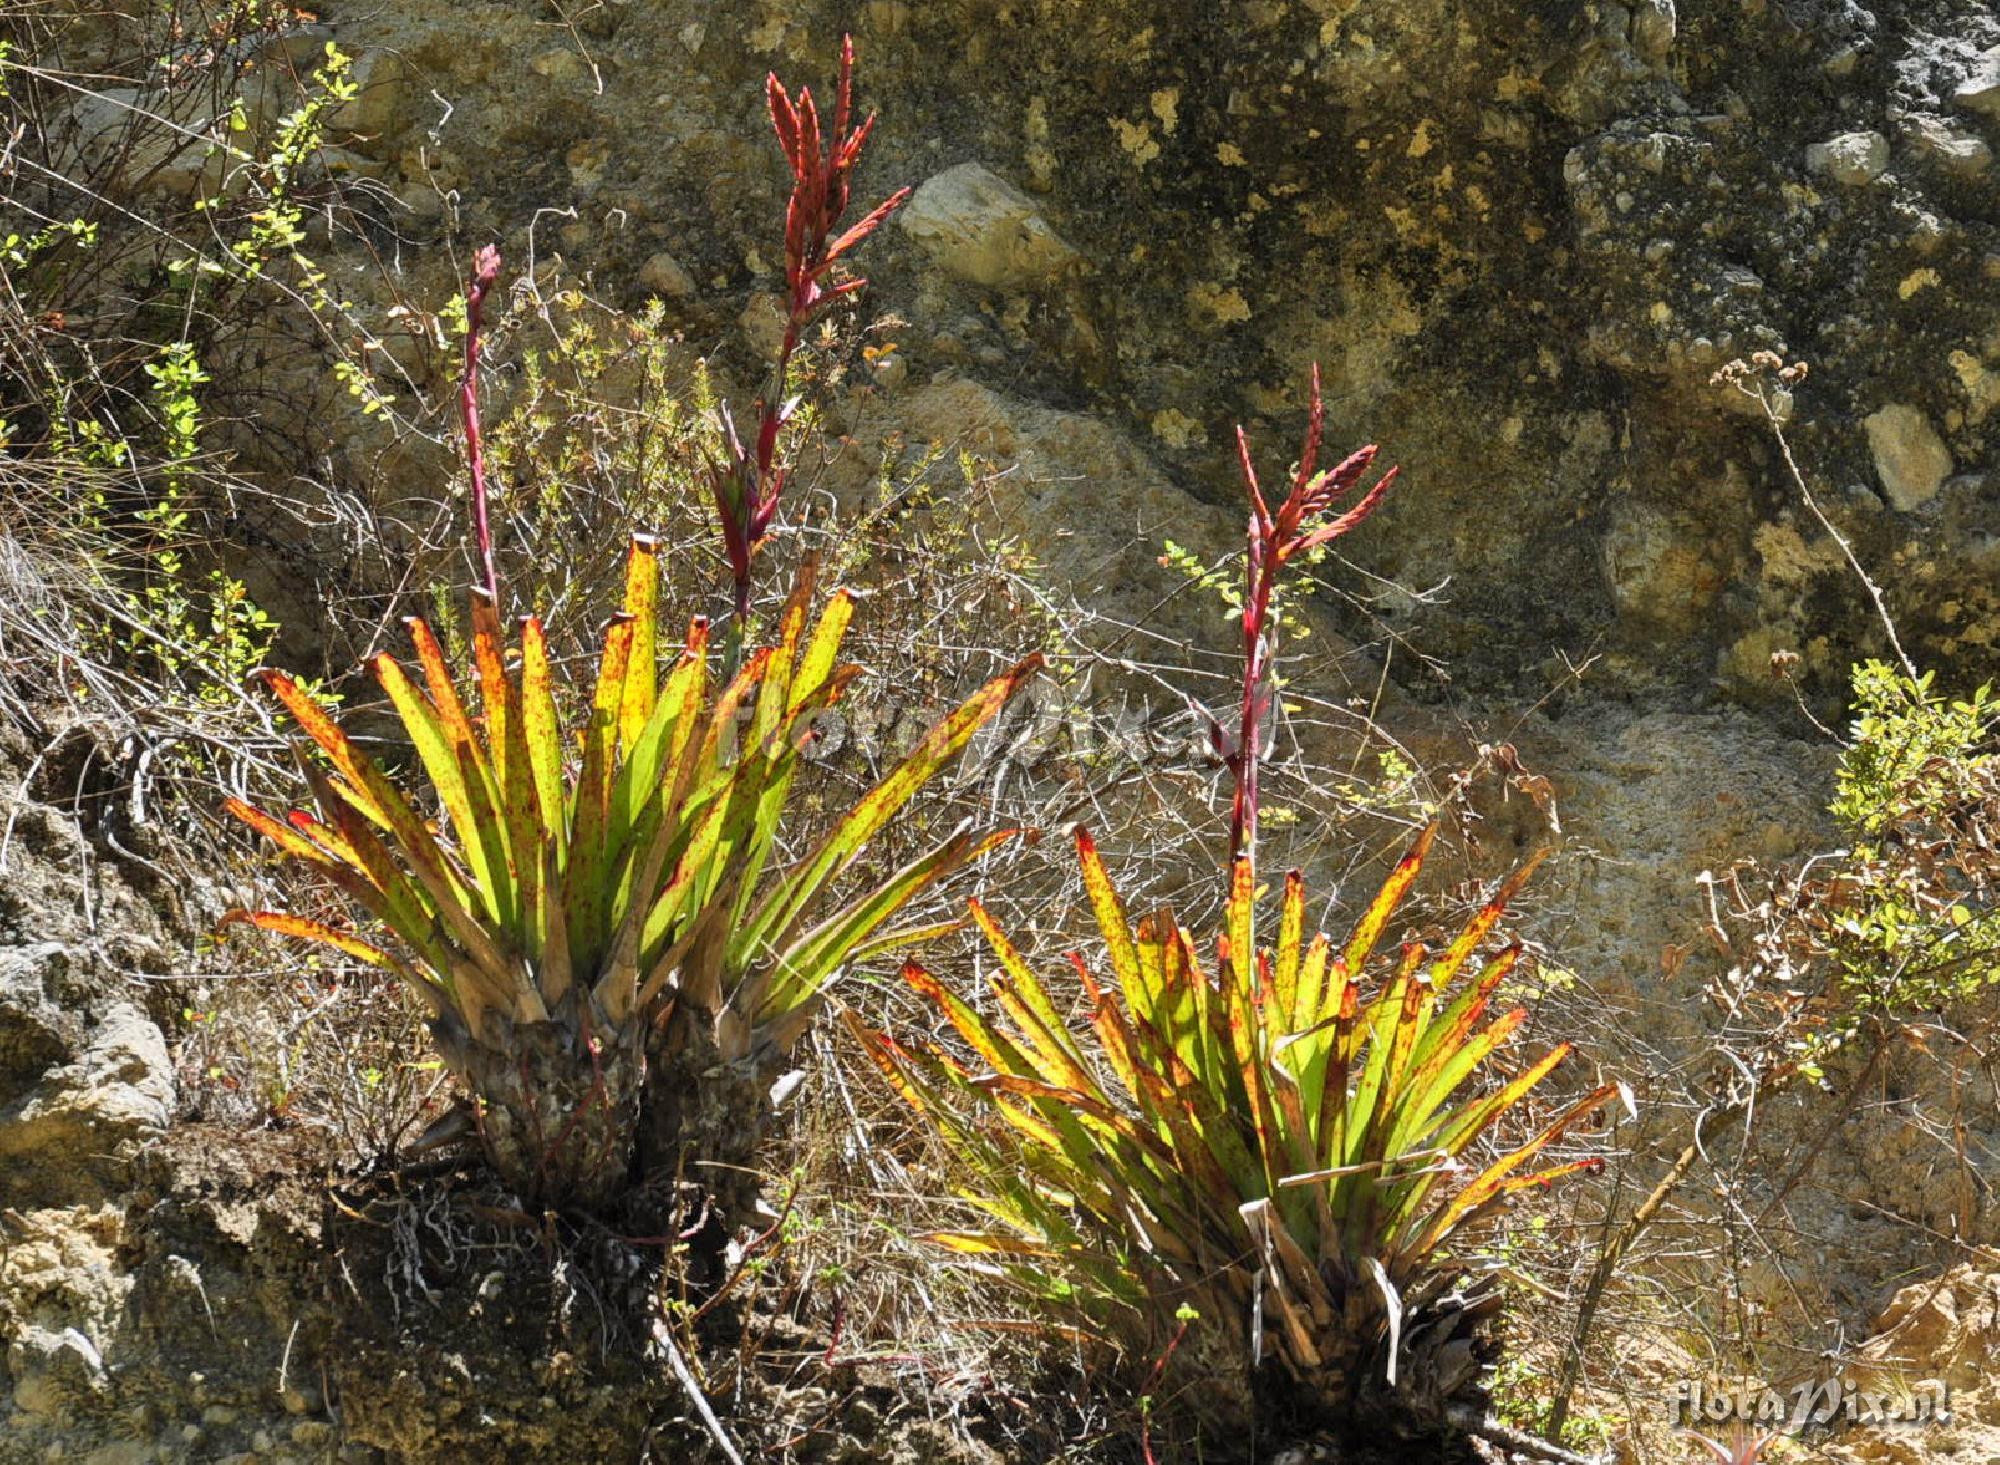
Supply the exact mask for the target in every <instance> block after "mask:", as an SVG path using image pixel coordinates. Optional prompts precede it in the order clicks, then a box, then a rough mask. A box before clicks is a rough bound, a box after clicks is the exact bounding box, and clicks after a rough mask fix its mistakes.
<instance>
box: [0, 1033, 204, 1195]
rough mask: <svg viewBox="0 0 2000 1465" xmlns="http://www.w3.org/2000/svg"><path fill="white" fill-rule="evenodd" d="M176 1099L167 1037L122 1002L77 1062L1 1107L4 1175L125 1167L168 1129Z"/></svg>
mask: <svg viewBox="0 0 2000 1465" xmlns="http://www.w3.org/2000/svg"><path fill="white" fill-rule="evenodd" d="M174 1098H175V1083H174V1070H173V1063H172V1060H171V1059H170V1058H169V1056H168V1054H167V1042H166V1039H165V1038H164V1037H162V1036H161V1034H160V1030H159V1028H158V1027H156V1026H154V1024H153V1023H152V1022H151V1020H149V1019H148V1018H147V1017H146V1015H145V1014H144V1013H142V1012H141V1011H139V1009H138V1008H136V1007H134V1006H132V1005H131V1004H130V1003H129V1002H120V1003H116V1004H114V1005H113V1006H112V1007H110V1008H109V1009H108V1010H107V1011H106V1012H105V1014H104V1016H103V1018H102V1019H101V1020H100V1021H99V1022H98V1024H97V1026H96V1027H95V1028H93V1029H92V1030H91V1032H90V1035H89V1039H88V1041H87V1044H86V1046H85V1048H84V1050H83V1052H82V1053H81V1054H79V1055H78V1056H77V1058H76V1059H75V1060H74V1061H73V1062H71V1063H67V1064H64V1065H63V1066H61V1067H59V1068H55V1069H52V1070H50V1071H49V1072H48V1073H47V1074H46V1075H44V1076H43V1078H42V1080H41V1082H40V1083H38V1084H36V1085H35V1086H34V1087H33V1088H32V1089H30V1090H29V1091H28V1092H27V1093H26V1094H24V1095H23V1096H22V1097H20V1098H19V1099H16V1100H15V1101H14V1102H13V1103H11V1104H9V1105H8V1106H7V1107H5V1108H4V1109H0V1162H7V1163H5V1164H0V1172H4V1171H6V1170H7V1169H9V1168H13V1167H14V1165H15V1162H18V1161H27V1162H29V1163H30V1164H35V1165H43V1166H47V1165H50V1164H51V1163H54V1164H57V1165H60V1166H63V1167H67V1168H69V1169H71V1170H73V1171H74V1172H76V1173H77V1174H79V1175H81V1174H87V1173H88V1171H89V1170H90V1168H91V1167H92V1166H94V1165H98V1164H100V1163H103V1162H109V1163H111V1164H112V1165H114V1166H116V1165H118V1164H121V1163H122V1162H123V1161H124V1160H125V1159H127V1158H129V1157H130V1156H131V1155H132V1154H133V1153H134V1152H135V1151H136V1149H137V1147H138V1146H139V1145H140V1144H142V1143H144V1142H146V1141H148V1140H151V1139H154V1138H156V1137H157V1136H159V1135H160V1134H161V1133H163V1132H164V1131H165V1130H166V1127H167V1124H168V1122H169V1121H170V1120H171V1119H172V1117H173V1112H174ZM5 1193H6V1192H5V1190H4V1188H0V1195H4V1194H5Z"/></svg>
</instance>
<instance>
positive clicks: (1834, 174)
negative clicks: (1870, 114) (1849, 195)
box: [1806, 132, 1889, 188]
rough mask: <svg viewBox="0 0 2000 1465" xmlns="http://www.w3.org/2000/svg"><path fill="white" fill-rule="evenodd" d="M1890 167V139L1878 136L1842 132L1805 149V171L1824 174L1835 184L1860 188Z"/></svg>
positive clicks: (1874, 134) (1869, 133) (1873, 133)
mask: <svg viewBox="0 0 2000 1465" xmlns="http://www.w3.org/2000/svg"><path fill="white" fill-rule="evenodd" d="M1888 166H1889V139H1888V138H1886V137H1884V136H1882V134H1881V133H1879V132H1844V133H1842V134H1841V135H1840V136H1839V137H1834V138H1828V139H1827V140H1826V141H1825V142H1816V143H1813V144H1812V145H1811V146H1810V147H1808V148H1807V149H1806V171H1807V172H1810V173H1824V174H1825V175H1826V176H1827V177H1829V178H1831V179H1832V180H1833V181H1834V182H1835V183H1844V184H1846V185H1847V186H1848V187H1849V188H1861V187H1863V186H1865V185H1867V184H1870V183H1873V182H1874V181H1875V180H1876V179H1877V178H1880V177H1881V176H1882V174H1883V172H1884V171H1885V170H1886V169H1887V168H1888Z"/></svg>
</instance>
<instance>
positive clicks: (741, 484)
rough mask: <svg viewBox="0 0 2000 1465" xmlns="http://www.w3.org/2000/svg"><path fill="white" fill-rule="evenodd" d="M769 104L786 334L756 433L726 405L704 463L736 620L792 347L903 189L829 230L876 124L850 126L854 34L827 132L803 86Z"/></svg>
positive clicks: (788, 413)
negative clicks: (844, 259) (750, 435)
mask: <svg viewBox="0 0 2000 1465" xmlns="http://www.w3.org/2000/svg"><path fill="white" fill-rule="evenodd" d="M764 92H765V98H766V100H767V101H768V102H769V103H770V108H771V127H772V129H773V130H774V131H775V132H776V133H777V134H778V146H779V147H780V148H782V149H783V150H784V154H785V161H786V162H787V163H789V164H790V165H791V169H792V196H791V200H790V202H789V203H788V204H787V205H786V207H785V283H786V286H787V291H788V299H787V308H786V314H785V335H784V340H783V342H782V343H781V344H780V346H779V348H778V359H777V362H776V363H775V369H774V372H773V376H772V381H771V386H770V388H769V390H768V391H767V392H766V393H765V395H764V397H763V398H762V399H761V400H760V401H759V402H758V403H757V413H758V423H757V436H756V439H755V441H754V443H753V444H752V445H751V447H750V448H748V449H746V448H745V447H744V444H743V442H742V439H741V438H740V437H738V435H737V432H736V424H735V422H734V421H733V420H732V418H731V417H730V415H729V413H728V411H727V410H726V409H725V411H724V412H723V419H722V420H723V431H724V446H725V448H726V450H727V453H728V461H726V462H723V463H715V462H711V463H710V464H709V476H710V478H711V480H712V482H713V486H714V491H715V509H716V514H717V516H718V517H719V518H720V519H721V521H722V542H723V549H724V551H725V553H726V554H727V555H728V557H729V572H730V576H731V578H732V579H733V580H734V581H735V585H736V624H737V626H738V627H739V628H740V627H742V626H743V624H744V623H745V622H746V621H747V620H748V618H749V614H750V569H751V562H752V560H753V558H754V557H755V555H756V553H757V547H758V546H759V545H760V544H762V543H763V541H764V539H765V536H767V535H768V534H769V533H770V530H771V524H772V521H773V520H774V519H775V518H776V517H777V512H778V500H779V498H780V496H781V495H782V494H783V492H784V485H785V469H784V468H783V467H782V466H780V465H779V463H778V436H779V434H780V432H781V431H782V430H783V429H784V426H785V424H786V423H787V422H789V421H790V420H791V417H792V413H793V412H794V411H795V410H796V409H797V407H798V400H797V399H796V398H792V399H790V400H787V399H786V398H785V374H786V371H787V370H788V369H789V367H790V366H791V360H792V354H793V352H795V351H796V350H797V349H798V345H799V340H800V338H801V337H802V336H803V335H804V334H805V329H806V327H807V326H808V325H809V324H810V323H811V321H812V318H813V316H814V315H815V314H816V313H818V311H819V310H820V309H821V308H822V307H823V306H826V305H828V304H830V303H831V302H833V301H835V300H838V299H839V298H841V297H842V296H844V295H851V294H853V293H854V292H855V291H857V290H859V289H860V288H861V287H862V286H864V285H866V284H867V283H868V282H867V281H866V280H863V279H858V278H857V279H852V280H845V281H842V282H841V283H839V284H836V285H833V286H832V287H831V288H828V287H827V285H826V283H825V282H826V279H827V275H828V272H829V271H830V270H831V269H832V267H833V265H834V263H835V262H836V261H837V260H839V258H840V257H841V256H842V255H844V254H846V253H847V252H848V251H849V250H851V249H853V248H854V247H855V246H856V245H857V244H859V243H861V241H862V240H864V239H866V238H867V237H868V236H869V235H870V234H873V233H874V232H875V231H876V229H878V228H880V227H881V225H882V222H883V220H885V219H887V218H888V217H889V215H890V214H892V213H894V212H895V211H896V210H897V209H898V208H899V207H901V206H902V203H903V200H904V199H906V198H908V197H909V196H910V190H909V189H907V188H904V189H899V190H897V192H896V193H894V194H892V195H891V196H890V197H889V198H888V199H886V200H885V201H884V202H882V203H881V204H878V205H877V206H876V207H875V208H874V209H873V210H871V211H870V212H869V213H868V214H867V215H865V216H864V217H863V218H861V219H860V220H858V221H857V222H856V223H854V224H852V225H850V226H849V227H848V228H847V229H846V230H844V231H843V232H841V233H839V234H838V235H836V233H835V231H836V230H838V229H840V225H841V220H842V219H843V218H845V217H846V214H847V206H848V202H849V180H850V179H851V178H852V176H853V173H854V167H855V164H856V163H858V162H859V161H860V159H861V148H862V145H863V144H864V143H866V142H867V140H868V134H869V132H870V131H872V130H873V128H874V126H875V118H874V117H873V116H872V115H871V116H870V117H869V118H868V119H867V120H866V121H865V122H863V123H862V124H861V125H860V126H859V127H856V128H853V129H852V130H850V129H849V127H848V122H849V119H850V118H851V117H852V115H853V111H854V40H853V37H851V36H850V37H846V38H844V39H843V40H842V41H841V46H840V80H839V83H838V90H837V93H836V96H835V100H834V108H833V132H832V136H831V137H830V138H829V137H824V136H822V134H821V131H820V118H819V108H818V107H817V106H816V105H815V104H814V102H813V96H812V91H811V90H810V89H809V88H806V87H801V88H800V89H799V94H798V97H797V99H796V100H794V99H793V97H792V95H791V94H790V93H789V92H787V91H786V90H785V84H784V83H783V82H781V81H779V80H778V78H777V75H776V74H775V73H773V74H772V75H771V76H769V77H768V78H767V79H766V80H765V83H764Z"/></svg>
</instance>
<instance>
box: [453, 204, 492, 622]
mask: <svg viewBox="0 0 2000 1465" xmlns="http://www.w3.org/2000/svg"><path fill="white" fill-rule="evenodd" d="M499 278H500V251H499V250H498V249H496V248H494V247H493V246H492V245H490V244H488V245H484V246H482V247H481V248H480V250H479V251H478V253H476V254H475V255H473V257H472V285H471V288H470V289H468V290H467V291H466V293H465V372H464V374H463V375H462V376H461V377H460V378H459V381H458V413H459V416H460V417H461V418H463V419H464V422H465V457H466V461H467V463H468V464H469V465H470V467H471V470H472V534H473V538H474V540H475V541H476V542H477V544H478V546H479V568H480V571H481V573H482V574H483V575H484V576H485V583H486V594H487V597H488V598H489V599H490V600H491V601H492V602H493V608H494V609H495V610H496V611H498V610H499V608H500V576H499V573H498V571H497V570H495V568H494V565H493V528H492V525H491V524H490V523H489V522H488V520H487V515H486V449H485V444H484V442H483V441H482V439H481V437H480V433H479V327H480V315H481V312H482V310H483V308H484V306H485V304H486V292H487V291H488V290H490V289H492V288H493V285H494V282H495V281H497V280H498V279H499Z"/></svg>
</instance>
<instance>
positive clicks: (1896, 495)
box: [1861, 402, 1952, 512]
mask: <svg viewBox="0 0 2000 1465" xmlns="http://www.w3.org/2000/svg"><path fill="white" fill-rule="evenodd" d="M1861 425H1862V426H1863V427H1865V428H1866V429H1867V430H1868V447H1869V450H1870V451H1871V452H1873V453H1874V455H1875V473H1876V476H1877V477H1878V478H1880V479H1881V481H1882V491H1883V493H1885V494H1886V495H1888V498H1889V502H1890V503H1891V504H1893V505H1894V506H1895V507H1897V508H1899V509H1902V510H1903V511H1905V512H1908V511H1909V510H1911V509H1917V508H1921V507H1923V505H1925V504H1927V503H1929V502H1930V501H1931V499H1932V498H1934V497H1935V496H1936V494H1937V491H1938V490H1939V489H1940V488H1942V487H1943V486H1944V481H1945V479H1947V478H1949V477H1950V476H1951V468H1952V463H1951V449H1950V448H1948V447H1946V446H1945V443H1944V439H1943V438H1941V437H1939V436H1938V434H1937V429H1936V428H1934V427H1932V426H1931V424H1930V419H1929V418H1927V417H1925V416H1924V414H1923V413H1922V412H1921V411H1919V410H1918V409H1917V408H1915V407H1912V406H1910V405H1909V404H1908V403H1905V402H1891V403H1889V405H1888V406H1886V407H1882V408H1879V409H1877V410H1876V411H1874V412H1871V413H1869V414H1868V416H1867V417H1865V418H1863V419H1862V423H1861Z"/></svg>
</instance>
